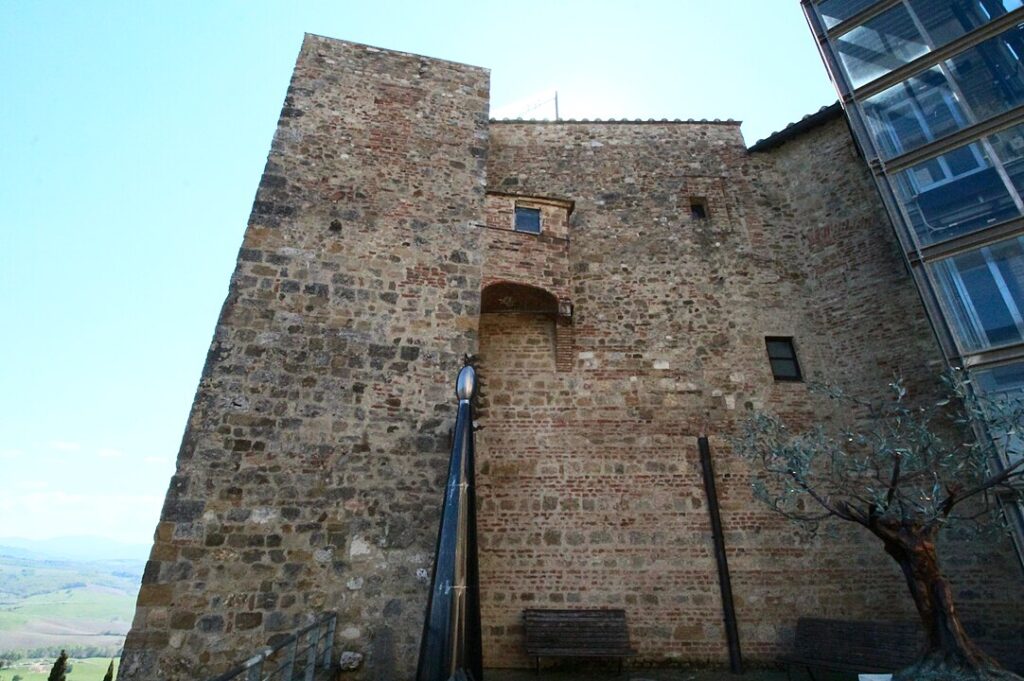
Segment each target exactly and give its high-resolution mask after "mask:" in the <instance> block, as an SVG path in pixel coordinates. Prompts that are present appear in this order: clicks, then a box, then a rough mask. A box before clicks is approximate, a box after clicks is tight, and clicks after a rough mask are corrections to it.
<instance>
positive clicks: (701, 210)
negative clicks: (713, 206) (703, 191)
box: [690, 199, 708, 220]
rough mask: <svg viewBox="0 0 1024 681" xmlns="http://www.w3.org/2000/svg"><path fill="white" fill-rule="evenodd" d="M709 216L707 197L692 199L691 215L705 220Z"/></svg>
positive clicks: (695, 218)
mask: <svg viewBox="0 0 1024 681" xmlns="http://www.w3.org/2000/svg"><path fill="white" fill-rule="evenodd" d="M707 216H708V202H707V200H705V199H690V217H691V218H693V219H694V220H703V219H705V218H706V217H707Z"/></svg>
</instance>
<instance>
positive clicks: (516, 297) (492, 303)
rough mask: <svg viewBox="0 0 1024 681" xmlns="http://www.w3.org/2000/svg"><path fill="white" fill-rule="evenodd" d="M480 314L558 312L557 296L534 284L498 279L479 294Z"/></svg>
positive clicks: (551, 313) (547, 313)
mask: <svg viewBox="0 0 1024 681" xmlns="http://www.w3.org/2000/svg"><path fill="white" fill-rule="evenodd" d="M480 313H481V314H542V315H552V316H555V315H557V314H558V298H556V297H555V295H554V294H553V293H550V292H548V291H545V290H544V289H542V288H538V287H536V286H529V285H527V284H516V283H512V282H509V281H498V282H495V283H493V284H490V285H488V286H486V287H484V290H483V291H482V292H481V294H480Z"/></svg>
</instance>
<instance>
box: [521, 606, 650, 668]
mask: <svg viewBox="0 0 1024 681" xmlns="http://www.w3.org/2000/svg"><path fill="white" fill-rule="evenodd" d="M523 622H524V624H525V625H526V653H527V654H528V655H530V656H531V657H533V658H534V660H535V662H536V672H537V674H540V658H542V657H607V658H618V660H619V673H622V661H623V659H624V658H627V657H631V656H633V655H636V651H634V650H633V649H632V648H631V647H630V645H629V630H628V628H627V627H626V611H625V610H534V609H527V610H524V611H523Z"/></svg>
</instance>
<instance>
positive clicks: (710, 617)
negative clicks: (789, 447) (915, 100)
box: [479, 122, 1021, 666]
mask: <svg viewBox="0 0 1024 681" xmlns="http://www.w3.org/2000/svg"><path fill="white" fill-rule="evenodd" d="M488 184H489V186H490V187H492V188H499V187H507V186H510V185H514V186H515V187H516V190H517V191H521V192H523V193H525V194H533V195H541V196H543V195H554V196H559V197H564V198H566V199H570V200H573V201H575V210H574V212H573V214H572V218H571V221H570V225H569V227H570V229H569V236H570V238H569V243H568V244H567V248H568V261H569V269H570V273H571V277H572V279H571V292H572V293H571V295H572V302H573V304H574V306H575V307H574V316H573V319H572V331H573V335H574V350H575V353H576V354H575V362H574V365H573V366H572V370H571V371H570V372H568V373H555V372H552V371H550V368H548V367H547V366H546V365H545V366H542V365H541V364H539V363H537V362H535V361H531V360H530V358H531V357H536V353H537V347H538V346H537V340H536V339H537V334H538V332H537V329H538V326H537V325H538V323H539V322H538V320H536V319H524V318H522V317H517V316H515V315H508V316H506V317H505V318H503V319H486V320H484V321H485V322H486V323H484V321H482V323H481V326H480V334H481V339H480V354H481V367H480V369H481V375H482V376H483V380H484V385H485V395H486V400H485V404H484V408H483V409H482V412H481V423H482V424H483V425H484V430H483V431H482V432H481V433H480V435H479V441H480V448H479V449H480V455H479V467H480V476H479V487H480V492H479V495H480V534H481V557H480V559H481V582H482V591H483V595H482V601H483V608H484V613H483V621H484V630H485V637H486V638H485V654H486V664H488V665H489V666H520V665H525V664H527V663H528V661H527V660H526V659H525V657H524V654H523V651H522V631H521V626H520V618H521V611H522V609H523V608H524V607H567V606H580V607H622V608H625V609H626V610H627V614H628V617H629V620H630V626H631V630H632V636H633V642H634V645H636V647H637V648H638V650H639V653H640V656H639V658H638V662H639V663H652V662H653V663H657V662H671V661H686V662H698V661H706V662H714V663H723V662H724V660H725V659H726V654H727V653H726V646H725V639H724V631H723V628H722V625H721V622H722V615H721V604H720V599H719V594H718V585H717V577H716V573H715V567H714V561H713V556H712V546H711V540H710V529H709V526H708V519H707V509H706V502H705V499H704V492H703V488H702V482H701V477H700V469H699V465H698V461H697V451H696V442H695V438H696V435H697V434H698V433H699V432H701V431H702V430H704V429H707V432H709V434H710V435H711V437H712V446H713V450H714V456H715V462H716V467H717V475H718V480H719V493H720V502H721V505H722V514H723V522H724V525H725V530H726V544H727V547H728V550H729V555H730V567H731V571H732V581H733V587H734V592H735V597H736V607H737V613H738V618H739V622H740V634H741V639H742V641H743V648H744V653H745V655H746V656H747V658H748V659H752V660H755V661H760V662H764V663H767V662H770V661H772V660H773V659H774V658H775V656H776V655H778V654H779V653H780V652H782V650H784V649H785V648H786V646H788V645H789V643H790V641H791V639H792V634H793V627H794V625H795V622H796V618H797V617H799V616H801V615H818V616H833V617H845V618H865V619H867V618H872V617H874V618H878V617H891V618H900V617H912V604H911V602H910V599H909V598H908V597H907V596H906V594H905V593H904V590H905V587H904V586H903V583H902V579H901V578H900V576H899V575H898V571H897V570H896V568H895V565H891V564H890V563H891V561H890V560H889V559H888V558H887V557H886V556H885V555H884V553H883V552H882V551H881V550H880V548H879V547H878V546H877V545H876V544H874V543H873V541H874V540H873V539H871V538H869V537H866V536H864V535H863V534H861V533H859V532H858V531H857V530H856V528H840V530H839V537H838V538H837V539H832V538H822V537H812V536H808V535H806V534H803V533H801V532H800V531H799V530H797V529H795V528H794V527H792V526H791V525H789V524H787V523H785V522H783V521H782V520H781V519H780V518H778V517H776V516H774V515H772V514H771V513H769V512H767V511H766V510H765V509H763V508H762V507H760V506H758V505H757V504H756V503H754V502H753V500H752V498H751V494H750V490H749V484H748V480H749V478H748V470H747V468H746V466H745V464H744V463H742V462H740V461H737V460H736V459H735V458H734V457H732V455H731V452H730V449H729V446H728V438H729V437H730V436H731V435H732V434H733V433H735V432H736V425H737V422H738V421H739V420H741V419H743V418H744V417H745V416H746V414H747V413H748V410H749V409H751V408H755V407H758V408H759V407H764V408H768V409H771V410H773V411H776V412H779V413H781V414H783V415H784V416H786V417H787V418H788V419H789V420H790V421H791V422H793V423H794V424H795V425H796V426H797V427H800V426H806V425H808V424H810V423H812V422H814V421H816V420H824V419H829V418H832V417H833V415H832V414H831V413H830V412H829V411H828V410H827V408H826V405H824V404H822V402H821V401H820V400H819V399H817V398H814V397H812V396H811V395H810V394H809V392H808V387H807V385H806V384H805V383H783V382H775V381H774V380H773V379H772V377H771V373H770V369H769V365H768V362H767V358H766V355H765V347H764V337H765V336H768V335H779V336H792V337H794V339H795V343H796V346H797V350H798V354H799V357H800V361H801V364H802V368H803V370H804V372H805V375H807V376H809V377H811V378H817V379H819V380H820V379H825V378H828V379H830V380H837V381H842V382H844V383H846V384H848V385H850V386H851V387H853V388H854V389H864V390H868V391H869V392H870V393H877V392H878V391H880V390H882V389H883V388H884V385H885V383H886V382H887V381H888V380H891V376H892V371H893V369H894V368H900V369H901V370H902V371H903V372H904V373H905V374H906V375H907V376H908V377H909V378H910V380H911V381H912V382H914V383H915V384H916V385H919V386H931V387H934V385H935V383H934V374H935V371H936V370H937V368H938V365H937V361H938V353H937V350H936V348H935V344H934V340H933V339H932V337H931V334H930V331H929V330H928V328H927V325H926V323H925V322H924V316H923V314H924V313H923V310H922V309H921V306H920V303H919V302H918V301H917V299H916V294H915V292H914V289H913V286H912V283H911V281H910V279H909V277H908V276H907V274H906V272H905V271H904V269H903V267H902V264H901V261H900V256H899V254H898V252H897V251H896V250H895V247H894V245H893V243H892V238H891V236H890V233H889V230H890V228H889V227H888V225H887V223H886V222H885V217H884V213H883V212H881V207H880V205H879V202H878V199H877V197H876V195H875V193H874V189H873V188H872V186H871V185H870V181H869V178H868V177H867V175H866V172H865V171H864V170H863V169H862V166H861V164H860V161H859V159H857V158H856V157H855V156H854V155H853V153H852V143H851V141H850V139H849V135H848V134H847V133H846V130H845V129H844V128H842V127H841V124H837V125H832V126H829V127H827V128H826V129H823V130H821V131H813V132H812V133H810V134H808V135H806V136H804V137H801V138H799V139H797V140H795V141H793V142H791V143H789V144H787V145H785V146H784V147H782V149H780V150H777V151H776V152H775V153H773V154H759V155H755V156H750V155H748V154H747V153H746V150H745V148H744V146H743V143H742V139H741V137H740V135H739V130H738V128H737V127H736V126H734V125H728V124H721V125H715V124H643V123H605V124H594V123H589V124H588V123H573V122H561V123H547V124H544V123H517V122H510V123H506V122H496V123H493V124H492V127H491V153H490V156H489V169H488ZM691 197H701V198H704V199H706V201H707V205H708V209H709V218H708V219H706V220H694V219H693V218H691V216H690V211H689V201H690V198H691ZM522 238H524V239H526V238H528V235H522ZM538 248H539V246H538ZM512 264H513V265H514V263H512ZM509 266H510V263H509V261H508V260H507V259H503V253H502V252H500V251H495V250H493V249H491V250H488V251H487V259H486V260H485V263H484V272H485V275H484V276H485V278H486V277H487V276H488V272H490V271H492V270H495V269H502V271H503V272H505V273H506V277H505V278H506V279H508V280H510V281H514V280H515V279H514V278H513V277H512V276H510V275H509V274H508V273H509V269H508V268H509ZM523 277H524V279H523V283H530V284H533V285H538V286H542V287H545V283H544V282H543V281H538V280H537V279H536V278H535V276H533V275H532V273H531V272H529V271H527V269H526V268H524V271H523ZM527 277H532V278H530V279H529V280H527V279H526V278H527ZM554 285H555V282H554V281H552V282H548V283H547V285H546V288H548V290H552V287H553V286H554ZM971 548H972V550H974V551H975V552H976V553H975V555H976V556H977V558H976V559H974V558H972V559H971V560H970V561H969V569H966V570H962V571H958V576H962V577H963V580H964V581H962V582H961V583H960V587H961V589H960V590H961V594H962V595H963V596H964V597H966V598H968V599H969V600H974V601H976V602H977V604H978V605H979V606H982V608H979V609H978V610H975V611H974V612H975V613H976V614H977V615H978V616H979V617H981V618H983V619H984V620H985V621H986V622H987V624H988V626H989V628H990V629H998V628H999V625H1000V624H1002V625H1007V624H1013V623H1015V618H1014V615H1013V614H1012V613H1011V612H1010V609H1012V607H1013V606H1012V604H1013V603H1014V602H1019V601H1015V599H1013V598H1010V599H1005V598H1004V595H1005V594H1006V593H1010V594H1016V593H1019V592H1020V588H1021V584H1020V579H1019V574H1018V573H1017V572H1015V571H1014V569H1013V566H1012V560H1011V554H1010V552H1009V551H1003V550H1002V547H992V548H991V549H990V550H984V549H981V550H979V547H977V546H974V547H971ZM995 554H999V556H1000V557H999V558H995ZM984 561H994V562H993V564H992V567H991V568H985V569H983V568H981V567H980V562H984ZM960 573H963V574H962V575H961V574H960ZM982 582H983V583H986V584H990V585H993V584H994V585H998V588H997V590H995V591H993V590H991V589H984V588H981V586H980V584H981V583H982ZM1017 624H1019V623H1017Z"/></svg>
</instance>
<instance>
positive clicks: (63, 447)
mask: <svg viewBox="0 0 1024 681" xmlns="http://www.w3.org/2000/svg"><path fill="white" fill-rule="evenodd" d="M50 448H51V449H56V450H57V451H58V452H77V451H78V450H80V449H81V448H82V445H81V444H80V443H78V442H68V441H67V440H52V441H51V442H50Z"/></svg>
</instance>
